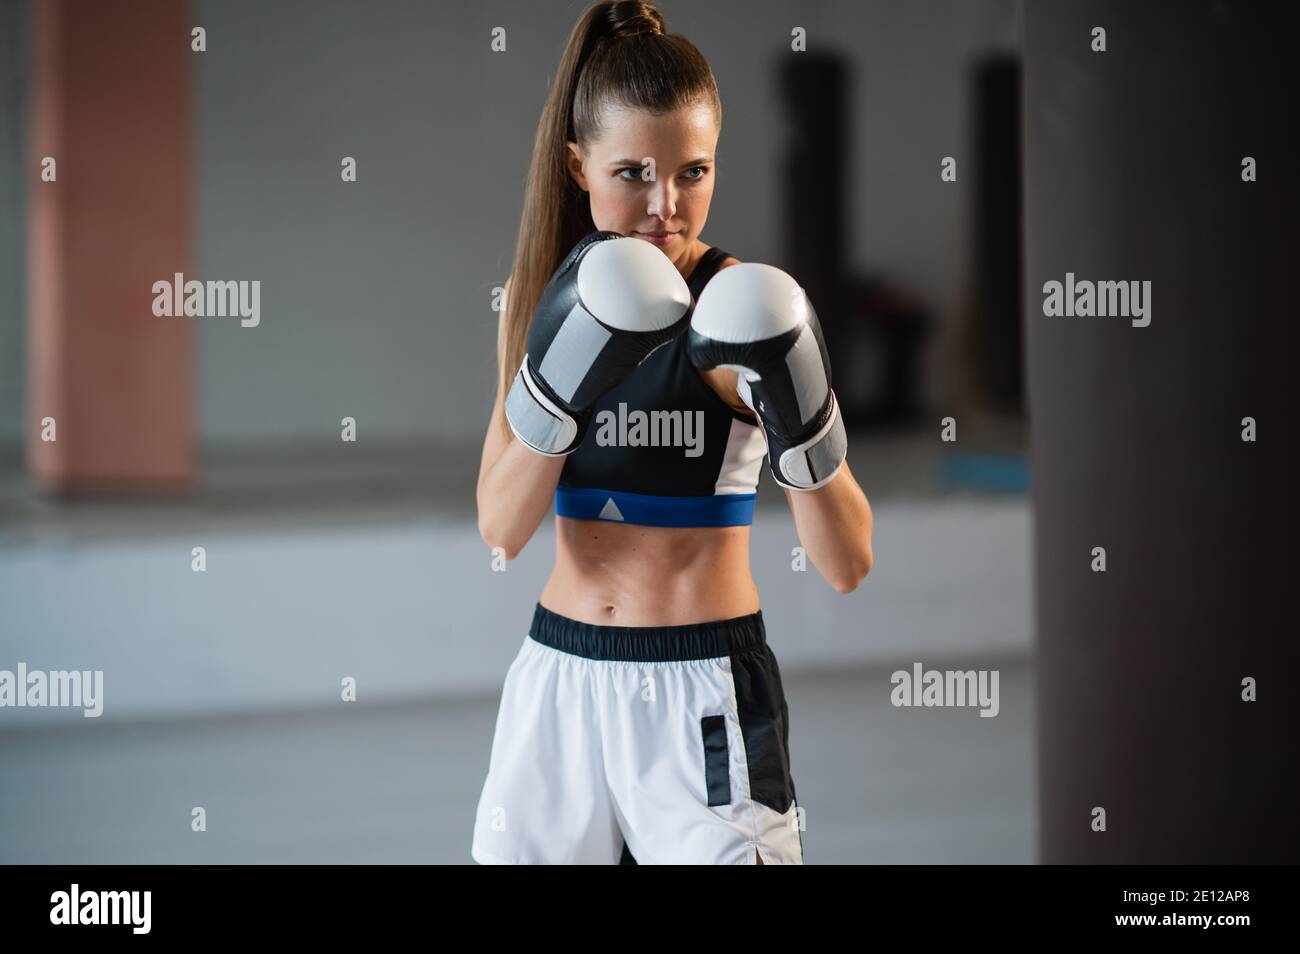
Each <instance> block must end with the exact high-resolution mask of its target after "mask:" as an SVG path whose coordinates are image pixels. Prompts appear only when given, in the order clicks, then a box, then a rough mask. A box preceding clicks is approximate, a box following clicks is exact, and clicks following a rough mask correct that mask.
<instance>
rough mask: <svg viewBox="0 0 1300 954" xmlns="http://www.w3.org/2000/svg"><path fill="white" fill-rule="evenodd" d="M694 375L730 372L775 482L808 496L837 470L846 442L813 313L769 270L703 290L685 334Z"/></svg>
mask: <svg viewBox="0 0 1300 954" xmlns="http://www.w3.org/2000/svg"><path fill="white" fill-rule="evenodd" d="M688 334H689V335H690V337H689V338H688V339H687V352H688V353H689V354H690V356H691V362H692V363H693V364H694V365H695V366H696V367H697V368H703V369H705V370H707V369H709V368H731V369H732V370H734V371H736V372H737V373H738V375H739V376H738V379H737V381H736V393H737V394H739V395H740V398H741V400H743V401H744V402H745V403H746V404H747V405H749V408H750V410H752V411H753V412H754V413H755V414H756V415H757V416H758V419H759V422H760V423H761V424H762V427H763V434H764V436H766V438H767V457H768V463H769V464H770V466H771V468H772V476H773V477H774V478H776V482H777V483H779V484H781V485H782V486H783V487H789V488H790V489H791V490H816V489H817V488H818V487H821V486H823V485H824V484H826V483H827V482H829V481H830V479H831V478H832V477H834V476H835V474H836V473H837V472H838V470H839V468H840V465H841V464H843V463H844V458H845V455H846V454H847V452H848V439H847V437H846V436H845V433H844V422H843V420H842V419H841V417H840V408H839V404H838V402H837V401H836V400H835V392H834V391H832V390H831V363H830V358H829V357H828V356H827V354H826V343H825V342H824V341H823V340H822V331H821V326H820V325H819V324H818V322H817V313H816V312H815V311H813V307H812V305H811V303H809V301H808V298H807V296H806V295H804V291H803V289H802V288H800V287H799V284H798V283H797V282H796V281H795V280H794V279H793V278H791V277H790V276H789V275H787V274H786V273H785V272H783V271H781V270H780V269H779V268H773V267H772V266H771V265H761V264H758V263H756V262H742V263H741V264H739V265H732V266H731V267H730V268H724V269H722V271H720V272H718V274H717V275H715V276H714V277H713V279H712V280H711V281H710V282H709V283H708V285H706V286H705V287H704V292H703V293H702V294H701V295H700V300H699V302H698V303H697V304H696V306H695V312H694V315H693V316H692V318H691V328H690V331H689V332H688Z"/></svg>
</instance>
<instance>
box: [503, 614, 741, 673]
mask: <svg viewBox="0 0 1300 954" xmlns="http://www.w3.org/2000/svg"><path fill="white" fill-rule="evenodd" d="M528 635H529V636H530V637H531V638H532V639H534V640H536V641H537V642H539V643H541V644H542V645H544V646H550V647H551V648H552V649H558V650H559V651H560V652H565V653H570V654H572V655H575V656H584V657H586V658H587V659H607V660H611V661H625V662H677V661H679V660H685V659H716V658H718V657H719V656H733V655H736V654H738V653H745V652H750V651H752V650H756V649H759V648H761V647H763V646H765V645H767V633H766V630H765V628H764V626H763V611H762V610H755V611H754V612H753V613H750V614H749V615H748V616H736V617H733V618H731V619H718V620H710V621H709V622H707V623H690V624H687V625H684V626H600V625H597V624H596V623H583V622H580V621H578V620H576V619H569V617H567V616H561V615H560V614H559V613H555V612H552V611H551V610H548V609H547V608H546V607H545V606H543V605H542V604H541V603H538V604H537V606H536V608H535V609H534V610H533V624H532V626H530V627H529V628H528Z"/></svg>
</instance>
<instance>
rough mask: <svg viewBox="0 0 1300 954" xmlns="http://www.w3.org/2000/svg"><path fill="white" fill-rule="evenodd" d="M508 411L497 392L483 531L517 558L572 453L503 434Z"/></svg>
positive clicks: (482, 494) (482, 483)
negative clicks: (551, 453)
mask: <svg viewBox="0 0 1300 954" xmlns="http://www.w3.org/2000/svg"><path fill="white" fill-rule="evenodd" d="M508 287H509V285H508V284H507V288H508ZM507 294H508V292H507ZM505 315H506V312H505V308H504V304H503V307H502V309H501V318H500V324H499V326H498V329H497V361H498V362H500V361H502V360H503V358H504V353H505ZM504 414H505V411H504V409H503V408H502V405H501V398H500V397H497V399H496V400H495V401H494V402H493V405H492V417H491V419H490V420H489V421H488V429H487V436H486V438H485V439H484V441H483V456H482V459H481V460H480V462H479V471H478V532H479V535H480V536H482V538H483V541H484V542H485V543H486V544H487V545H488V546H489V547H493V548H495V547H501V549H502V550H503V551H504V552H505V557H506V559H507V560H513V559H514V558H515V556H516V555H517V554H518V553H519V551H520V550H522V549H523V548H524V545H525V544H526V543H528V541H529V540H531V539H532V536H533V534H534V533H535V532H536V531H537V528H538V527H539V526H540V525H541V522H542V520H543V519H544V518H545V517H546V515H547V514H548V513H549V512H550V509H551V499H552V497H553V496H554V494H555V487H556V485H557V484H558V483H559V481H560V471H562V470H563V469H564V461H565V460H566V458H564V457H547V456H546V455H544V454H539V453H537V452H536V451H533V450H530V449H529V448H528V447H525V446H524V445H523V444H521V443H520V442H519V440H518V439H517V438H516V437H515V436H514V435H513V434H512V435H511V436H509V437H505V436H503V435H502V434H501V431H500V428H499V426H498V422H499V420H500V419H501V418H502V416H504Z"/></svg>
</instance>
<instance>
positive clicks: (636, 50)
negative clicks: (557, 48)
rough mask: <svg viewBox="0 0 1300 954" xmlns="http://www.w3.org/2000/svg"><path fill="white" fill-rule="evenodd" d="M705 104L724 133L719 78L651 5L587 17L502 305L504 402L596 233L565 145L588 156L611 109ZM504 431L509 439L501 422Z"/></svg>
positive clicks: (580, 25) (533, 174) (616, 1)
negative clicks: (568, 263)
mask: <svg viewBox="0 0 1300 954" xmlns="http://www.w3.org/2000/svg"><path fill="white" fill-rule="evenodd" d="M701 102H703V103H706V104H708V105H711V106H712V107H713V111H714V115H715V116H716V117H717V121H718V123H719V125H721V122H722V104H721V101H720V100H719V98H718V87H717V83H716V82H715V80H714V78H713V71H712V70H710V69H709V64H708V62H707V61H706V60H705V59H704V56H703V55H702V54H701V53H700V51H699V50H697V49H696V48H695V46H694V45H693V44H692V43H691V42H690V41H689V40H687V39H686V38H685V37H682V36H676V35H669V34H667V33H666V32H665V28H664V18H663V14H662V13H660V12H659V8H658V7H657V6H656V5H655V4H654V3H652V2H649V0H603V2H600V3H595V4H593V5H592V6H590V7H588V8H587V10H586V11H585V12H584V13H583V14H582V17H581V18H580V19H579V20H578V22H577V24H576V25H575V26H574V28H573V32H572V33H570V34H569V39H568V42H567V43H566V44H565V46H564V53H563V55H562V56H561V57H560V67H559V70H558V71H557V72H556V74H555V79H554V80H553V81H552V83H551V91H550V93H549V94H548V95H547V97H546V105H545V106H544V107H543V108H542V117H541V120H540V121H539V122H538V124H537V136H536V138H535V139H534V141H533V158H532V162H531V163H530V165H529V167H528V185H527V188H526V190H525V192H524V210H523V215H522V216H521V218H520V222H519V236H518V239H517V240H516V242H515V257H514V264H513V267H512V268H511V270H510V290H509V293H508V294H507V295H506V300H505V304H504V308H505V343H504V354H502V355H501V357H500V361H499V365H498V368H497V394H498V396H499V397H500V398H501V399H502V401H504V400H505V395H506V392H507V391H509V389H510V385H511V383H512V382H513V380H514V376H515V372H516V371H518V370H519V365H520V363H521V362H522V361H523V360H524V351H525V349H526V347H527V343H528V325H529V323H530V322H531V321H532V315H533V309H534V308H536V307H537V302H538V301H539V300H540V299H541V297H542V292H543V291H544V290H545V288H546V283H547V282H548V281H550V278H551V275H552V274H554V272H555V269H556V268H558V267H559V264H560V262H561V261H562V260H563V258H564V256H565V255H566V254H567V253H568V252H569V250H570V249H571V248H573V246H574V245H576V244H577V242H578V240H579V239H581V238H582V237H583V236H584V235H586V234H588V233H589V232H594V231H595V230H596V226H595V223H593V222H592V220H591V208H590V205H589V203H588V201H587V196H586V194H585V193H584V192H583V191H582V190H581V189H580V188H578V184H577V183H576V182H574V181H573V178H572V177H571V176H570V175H569V172H568V169H567V166H566V160H565V155H566V152H567V147H566V145H565V144H566V143H567V142H575V143H577V144H578V146H579V147H581V148H582V149H583V150H584V151H585V150H586V147H587V144H588V143H590V142H593V141H594V140H596V139H599V138H600V134H601V132H602V130H601V125H600V120H601V116H602V113H603V110H604V108H605V107H606V106H607V105H608V104H618V105H623V106H628V107H631V108H634V109H644V110H647V111H649V112H652V113H656V114H662V113H666V112H671V111H673V110H676V109H680V108H682V107H689V106H694V105H696V104H698V103H701ZM498 424H499V426H500V427H501V428H503V433H504V434H505V436H506V437H507V438H508V437H509V436H510V434H511V431H510V426H509V424H508V423H507V422H506V419H505V415H504V414H502V415H500V419H499V421H498Z"/></svg>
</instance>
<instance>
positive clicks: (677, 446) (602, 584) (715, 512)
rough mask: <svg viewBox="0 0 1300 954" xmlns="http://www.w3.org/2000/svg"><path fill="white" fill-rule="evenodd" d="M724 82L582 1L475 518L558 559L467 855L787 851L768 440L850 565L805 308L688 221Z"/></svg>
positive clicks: (818, 544)
mask: <svg viewBox="0 0 1300 954" xmlns="http://www.w3.org/2000/svg"><path fill="white" fill-rule="evenodd" d="M720 128H721V104H720V101H719V98H718V91H717V87H716V84H715V81H714V77H713V74H712V72H711V71H710V69H709V66H708V64H707V62H706V61H705V60H704V58H703V57H702V56H701V54H700V52H699V51H698V50H697V49H696V48H695V47H694V46H693V45H692V44H691V43H690V42H689V41H687V40H686V39H685V38H683V37H681V36H675V35H669V34H667V33H666V32H665V29H664V20H663V17H662V15H661V14H660V12H659V10H658V9H657V7H656V6H655V5H654V4H653V3H649V2H644V0H620V2H601V3H597V4H595V5H594V6H592V7H590V8H589V9H588V10H587V11H586V12H585V13H584V14H583V15H582V17H581V18H580V20H579V21H578V23H577V25H576V26H575V27H574V29H573V32H572V33H571V35H570V36H569V39H568V43H567V45H566V47H565V49H564V53H563V56H562V58H561V60H560V66H559V70H558V71H557V73H556V74H555V77H554V79H553V81H552V83H551V88H550V93H549V96H548V99H547V101H546V105H545V108H544V110H543V113H542V117H541V122H540V124H539V126H538V131H537V137H536V141H535V144H534V151H533V157H532V163H531V166H530V169H529V175H528V182H527V188H526V193H525V198H524V210H523V218H522V221H521V223H520V228H519V236H518V242H517V245H516V248H515V256H514V265H513V269H512V272H511V278H510V281H509V282H508V284H507V293H506V296H505V301H504V306H503V308H502V318H501V324H500V331H499V339H498V362H499V381H498V391H497V398H496V402H495V405H494V407H493V409H492V417H491V421H490V423H489V426H488V432H487V436H486V439H485V441H484V446H483V456H482V462H481V466H480V472H479V480H478V513H479V529H480V533H481V534H482V536H483V539H484V540H485V541H486V542H487V543H488V545H489V546H491V547H493V548H494V549H495V548H500V551H501V552H504V554H505V556H506V558H507V559H513V558H514V556H515V554H517V553H518V552H519V551H520V550H521V549H522V548H523V546H524V545H525V544H526V543H527V541H528V540H529V539H530V538H531V537H532V535H533V532H534V531H535V530H536V529H537V527H538V525H539V524H540V523H541V521H542V519H543V518H544V517H545V516H546V515H547V514H548V512H549V511H550V509H551V506H552V502H554V506H555V513H556V559H555V566H554V569H553V571H552V573H551V576H550V578H549V580H548V581H547V583H546V585H545V587H544V588H543V590H542V592H541V595H540V598H539V600H538V603H537V605H536V607H535V610H534V614H533V619H532V623H531V626H530V629H529V632H528V635H527V636H525V637H524V640H523V645H522V647H521V648H520V650H519V653H518V655H517V656H516V657H515V660H514V662H513V663H512V665H511V666H510V669H509V671H508V673H507V675H506V679H505V685H504V688H503V691H502V698H501V706H500V711H499V713H498V717H497V724H496V732H495V736H494V739H493V744H492V753H491V760H490V766H489V769H488V775H487V778H486V780H485V782H484V785H483V790H482V795H481V797H480V800H479V805H478V811H477V816H476V821H475V828H474V836H473V844H472V855H473V857H474V859H475V860H477V861H478V862H480V863H485V864H502V863H505V864H551V863H580V864H582V863H585V864H615V863H619V862H620V860H621V861H622V862H623V863H641V864H646V863H649V864H659V863H698V864H800V863H802V861H803V854H802V842H801V837H800V829H801V827H802V824H801V816H800V812H799V810H798V805H797V803H796V800H795V790H794V782H793V780H792V778H791V775H790V760H789V752H788V748H789V716H788V708H787V705H786V702H785V697H784V693H783V690H782V685H781V676H780V671H779V669H778V667H777V662H776V658H775V656H774V655H773V653H772V651H771V649H770V648H769V646H768V644H767V642H766V634H765V632H764V627H763V617H762V611H761V609H760V606H759V598H758V592H757V589H756V588H755V586H754V581H753V578H752V576H751V575H750V567H749V552H748V548H749V525H750V523H751V522H752V517H753V509H754V497H755V488H756V485H757V482H758V476H759V471H760V468H761V467H762V464H763V461H764V460H765V459H766V460H767V461H768V466H769V467H770V469H771V473H772V476H773V477H774V478H775V479H776V481H777V483H779V484H780V485H781V486H782V488H783V490H784V492H785V495H786V498H787V500H788V501H789V505H790V509H791V512H792V513H793V516H794V521H795V527H796V529H797V531H798V535H799V540H800V543H801V544H802V545H803V547H804V548H805V550H806V552H807V555H808V557H809V558H810V559H811V561H812V563H813V565H814V566H815V567H816V568H817V569H818V570H819V571H820V572H821V573H822V575H823V576H824V577H825V578H826V579H827V580H828V581H829V582H830V583H831V585H832V586H833V587H834V588H835V589H836V590H838V591H839V592H841V593H848V592H850V591H851V590H853V589H854V588H855V587H856V586H857V584H858V583H859V582H860V581H861V580H862V578H863V577H864V576H865V575H866V574H867V572H868V571H869V569H870V567H871V560H872V555H871V527H872V517H871V510H870V507H869V505H868V503H867V500H866V497H865V496H864V495H863V493H862V490H861V489H860V488H859V486H858V485H857V483H856V482H855V480H854V479H853V476H852V474H851V473H850V472H849V468H848V465H847V464H846V463H845V462H844V454H845V446H846V445H845V436H844V428H843V424H842V423H841V420H840V416H839V408H838V406H837V404H836V403H835V398H834V394H833V392H832V391H831V389H830V364H829V361H828V360H827V354H826V349H825V346H824V344H823V342H822V337H821V330H820V328H819V326H818V324H817V318H816V315H815V313H814V312H813V310H812V308H811V306H810V305H809V303H808V302H807V301H806V300H805V299H804V298H803V294H802V291H801V289H799V286H798V285H797V284H796V283H795V282H794V280H793V279H792V278H791V277H790V276H788V275H786V274H785V273H783V272H781V271H779V270H778V269H775V268H771V267H769V266H766V265H759V264H741V263H738V262H737V260H736V259H735V258H732V257H730V256H728V255H727V253H725V252H723V251H721V250H720V249H717V248H712V247H710V246H709V245H707V244H706V243H704V242H703V241H701V240H700V238H699V236H700V232H701V230H702V229H703V228H704V224H705V221H706V220H707V218H708V212H709V204H710V201H711V199H712V196H713V189H714V178H715V169H716V162H715V153H716V148H717V142H718V135H719V131H720Z"/></svg>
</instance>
